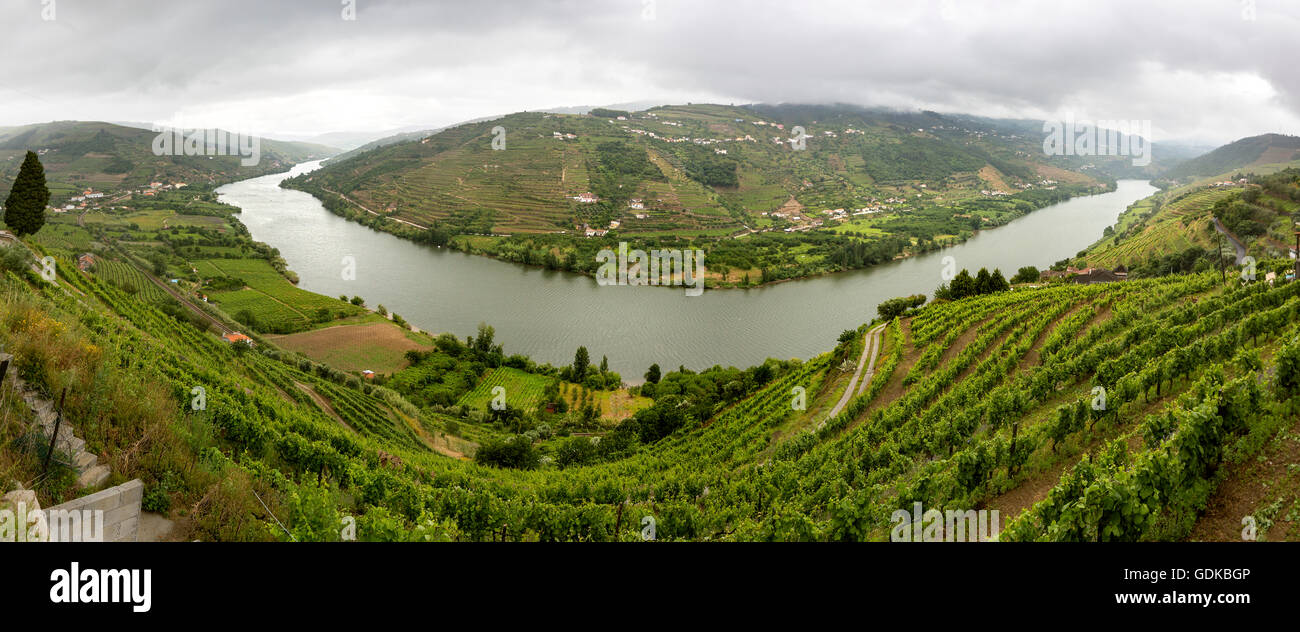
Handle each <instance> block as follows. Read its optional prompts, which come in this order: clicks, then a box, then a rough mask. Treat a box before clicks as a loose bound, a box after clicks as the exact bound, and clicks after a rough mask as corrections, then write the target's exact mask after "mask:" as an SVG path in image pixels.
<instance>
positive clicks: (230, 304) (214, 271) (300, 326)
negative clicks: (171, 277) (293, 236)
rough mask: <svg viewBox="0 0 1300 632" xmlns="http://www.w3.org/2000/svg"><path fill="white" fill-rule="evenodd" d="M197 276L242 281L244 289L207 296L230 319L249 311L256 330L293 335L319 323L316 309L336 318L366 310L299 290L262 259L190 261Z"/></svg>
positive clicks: (358, 313) (332, 318)
mask: <svg viewBox="0 0 1300 632" xmlns="http://www.w3.org/2000/svg"><path fill="white" fill-rule="evenodd" d="M193 263H194V267H195V269H197V270H198V271H199V275H200V276H202V277H204V278H207V279H210V278H213V277H218V276H224V277H232V278H237V279H242V280H243V281H244V284H245V285H246V286H247V287H245V288H244V289H240V290H233V291H219V292H211V293H210V294H208V297H209V299H210V300H212V301H213V302H215V303H217V304H218V305H220V306H221V309H222V310H223V311H225V312H226V313H227V314H229V315H231V316H235V315H237V314H238V313H240V312H241V311H242V310H248V311H250V312H252V314H253V315H254V316H255V317H256V319H257V322H256V327H255V329H256V330H258V331H265V332H271V333H292V332H295V331H303V330H306V329H310V328H311V327H312V326H313V325H314V324H319V323H318V321H319V319H318V318H317V311H318V310H322V309H324V310H328V311H329V312H331V318H330V319H329V320H328V321H326V322H329V321H332V320H334V319H335V318H336V317H338V316H340V315H342V316H356V315H360V314H364V313H365V312H366V310H365V309H364V308H362V307H358V306H356V305H351V304H349V303H344V302H342V301H340V300H338V299H337V298H330V297H327V296H321V295H320V294H316V293H314V292H308V291H306V290H302V289H299V288H298V287H296V286H294V285H293V284H292V283H290V282H289V281H288V280H287V279H285V278H284V276H282V275H281V274H280V273H279V272H276V270H275V268H273V267H271V264H269V263H267V262H266V261H265V260H263V259H201V260H198V261H195V262H193Z"/></svg>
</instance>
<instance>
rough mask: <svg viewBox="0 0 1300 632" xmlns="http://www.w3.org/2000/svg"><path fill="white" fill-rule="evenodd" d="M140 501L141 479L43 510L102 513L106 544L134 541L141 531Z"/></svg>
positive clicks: (142, 494) (142, 490)
mask: <svg viewBox="0 0 1300 632" xmlns="http://www.w3.org/2000/svg"><path fill="white" fill-rule="evenodd" d="M143 499H144V483H141V482H140V479H138V478H137V479H135V480H133V481H130V482H126V483H122V484H121V485H118V486H117V487H110V488H108V489H105V490H103V491H99V492H95V493H93V494H91V495H89V496H82V497H81V498H78V499H76V500H71V501H68V502H66V503H63V504H62V505H55V506H53V507H46V511H50V510H54V509H64V510H76V511H96V510H101V511H103V512H104V541H105V542H135V539H136V534H138V533H139V532H140V502H141V500H143ZM60 539H62V538H60Z"/></svg>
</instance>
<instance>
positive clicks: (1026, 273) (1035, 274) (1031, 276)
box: [1011, 266, 1042, 284]
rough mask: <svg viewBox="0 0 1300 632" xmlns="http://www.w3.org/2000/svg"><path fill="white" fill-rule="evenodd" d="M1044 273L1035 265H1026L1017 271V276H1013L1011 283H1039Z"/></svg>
mask: <svg viewBox="0 0 1300 632" xmlns="http://www.w3.org/2000/svg"><path fill="white" fill-rule="evenodd" d="M1041 276H1042V273H1041V272H1039V271H1038V268H1036V267H1034V266H1024V267H1022V268H1020V269H1019V270H1017V271H1016V276H1013V277H1011V283H1012V284H1016V283H1037V282H1038V279H1039V278H1040V277H1041Z"/></svg>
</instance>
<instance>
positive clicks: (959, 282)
mask: <svg viewBox="0 0 1300 632" xmlns="http://www.w3.org/2000/svg"><path fill="white" fill-rule="evenodd" d="M948 288H949V291H951V292H952V299H953V300H958V299H963V298H966V297H967V296H975V295H976V294H978V293H979V290H978V287H977V285H976V281H975V279H973V278H971V275H970V272H967V271H966V269H965V268H963V269H962V271H961V272H958V273H957V276H956V277H954V278H953V280H952V283H951V284H949V286H948Z"/></svg>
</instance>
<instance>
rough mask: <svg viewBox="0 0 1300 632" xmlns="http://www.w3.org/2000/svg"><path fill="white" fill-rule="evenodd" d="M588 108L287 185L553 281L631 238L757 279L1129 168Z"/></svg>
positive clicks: (360, 158) (962, 230)
mask: <svg viewBox="0 0 1300 632" xmlns="http://www.w3.org/2000/svg"><path fill="white" fill-rule="evenodd" d="M593 112H595V114H583V115H576V114H546V113H519V114H512V115H509V116H505V117H501V118H499V119H495V120H490V121H482V122H476V123H468V124H463V125H459V126H455V127H451V128H448V129H445V130H442V131H440V132H438V133H436V134H432V135H429V136H426V137H424V138H422V139H419V140H412V141H408V142H397V143H394V144H391V145H387V146H383V147H379V148H376V149H372V150H369V151H364V152H361V153H359V154H356V155H354V156H352V157H350V158H346V159H342V160H337V161H330V162H329V163H327V164H326V165H325V166H324V167H323V168H321V169H319V170H317V171H313V172H311V173H304V174H301V175H298V176H296V177H294V178H290V179H287V180H285V181H284V182H283V183H282V186H285V187H290V188H295V189H300V190H303V191H307V192H309V193H311V194H313V195H315V196H316V197H318V198H319V199H320V200H321V201H322V203H323V204H324V206H325V207H326V208H327V209H329V210H331V211H332V212H334V213H336V214H338V215H341V216H344V217H347V218H349V219H352V220H354V221H358V222H361V223H364V224H366V225H368V226H371V227H373V228H376V229H379V230H385V231H389V232H392V233H394V234H397V235H398V236H401V237H406V238H409V239H412V240H415V241H418V242H421V243H427V244H431V245H437V246H451V247H453V248H456V249H459V250H463V251H465V252H469V253H471V254H483V255H487V256H492V257H496V258H500V259H504V260H507V261H513V262H517V263H522V264H525V265H533V266H541V267H546V268H549V269H562V270H568V271H574V272H580V273H586V274H594V272H595V270H596V266H597V264H596V260H595V257H594V255H595V252H596V251H597V250H599V249H601V248H607V247H612V248H617V247H618V243H619V242H622V241H627V242H629V243H630V244H632V248H634V249H635V248H641V249H644V250H650V249H658V248H679V247H691V248H701V249H705V250H707V251H708V253H709V264H708V266H707V272H706V275H705V277H706V284H707V285H708V286H710V287H748V286H752V285H759V284H764V283H770V282H776V281H781V280H786V279H793V278H801V277H807V276H814V275H819V274H825V273H829V272H836V271H843V270H849V269H856V268H863V267H868V266H872V265H876V264H879V263H882V262H887V261H891V260H893V259H895V258H898V257H906V256H911V255H915V254H919V253H923V252H927V251H930V250H933V249H936V248H940V247H943V246H945V245H950V244H953V243H957V242H961V241H964V240H966V239H969V238H970V237H972V236H973V235H975V234H976V233H977V232H978V231H980V230H986V229H991V228H996V227H998V226H1002V225H1004V224H1006V223H1008V222H1010V221H1012V220H1014V219H1016V218H1019V217H1021V216H1023V215H1025V214H1027V213H1030V212H1033V211H1034V210H1036V209H1039V208H1042V207H1044V206H1047V205H1050V204H1053V203H1057V202H1061V201H1064V200H1067V199H1069V198H1071V197H1074V196H1077V195H1085V194H1091V193H1097V192H1101V191H1105V190H1108V189H1110V188H1113V186H1114V175H1113V174H1115V173H1119V174H1122V175H1126V176H1127V175H1132V173H1131V171H1132V169H1131V165H1129V166H1127V167H1125V166H1123V165H1126V164H1128V163H1127V162H1125V161H1126V160H1128V159H1127V157H1123V156H1089V157H1079V156H1046V155H1044V153H1043V147H1042V138H1041V132H1033V133H1030V131H1032V129H1033V128H1032V126H1030V127H1026V126H1025V125H1024V122H1016V123H1017V125H1010V126H1009V125H1008V124H1007V122H1005V121H1003V122H999V121H994V120H990V119H978V118H974V117H955V116H944V115H940V114H936V113H933V112H921V113H898V112H890V111H880V110H864V109H860V108H853V107H848V106H835V107H830V106H746V107H732V106H720V105H678V106H664V107H657V108H652V109H650V110H646V111H643V112H614V111H601V110H599V109H597V110H594V111H593ZM1037 126H1038V127H1039V128H1041V127H1042V123H1041V122H1038V123H1037ZM1027 130H1029V131H1027ZM1121 163H1122V164H1121ZM1162 168H1163V167H1162V166H1160V165H1153V166H1149V167H1145V168H1143V169H1149V172H1150V173H1149V174H1148V175H1149V176H1154V174H1157V173H1159V171H1160V169H1162ZM1141 172H1142V173H1147V171H1141Z"/></svg>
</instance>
